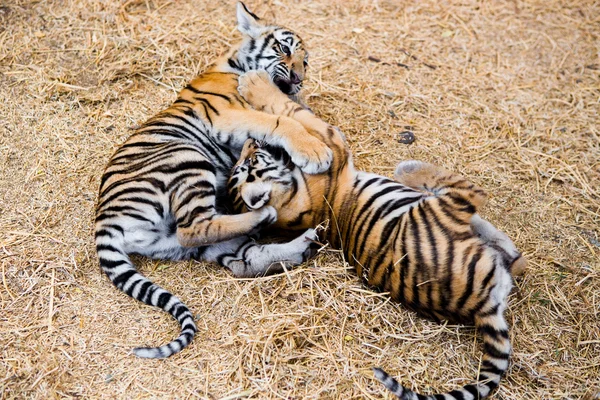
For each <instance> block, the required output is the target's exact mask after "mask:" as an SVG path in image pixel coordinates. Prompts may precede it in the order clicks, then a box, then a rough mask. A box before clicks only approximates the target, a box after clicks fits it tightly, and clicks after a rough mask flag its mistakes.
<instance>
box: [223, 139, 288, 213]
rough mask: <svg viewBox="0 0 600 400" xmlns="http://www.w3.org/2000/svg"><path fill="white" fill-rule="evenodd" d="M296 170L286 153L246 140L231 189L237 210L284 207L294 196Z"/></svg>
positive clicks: (230, 181)
mask: <svg viewBox="0 0 600 400" xmlns="http://www.w3.org/2000/svg"><path fill="white" fill-rule="evenodd" d="M293 169H295V166H294V164H293V163H292V162H291V160H290V157H289V155H288V154H287V153H285V152H284V151H282V150H280V149H278V148H275V147H270V146H269V147H267V146H266V145H265V144H263V143H261V142H258V141H256V140H254V139H248V140H246V142H245V143H244V147H243V149H242V153H241V155H240V158H239V160H238V162H237V163H236V164H235V166H234V167H233V171H232V173H231V178H230V180H229V186H228V190H229V193H230V194H231V195H232V198H233V199H234V200H233V201H234V206H235V208H236V210H243V209H247V210H256V209H259V208H261V207H263V206H265V205H267V204H271V203H277V204H278V205H281V204H282V202H283V201H285V200H284V199H285V198H287V197H289V195H290V194H291V192H293V190H292V188H293V186H294V179H293V176H292V171H293Z"/></svg>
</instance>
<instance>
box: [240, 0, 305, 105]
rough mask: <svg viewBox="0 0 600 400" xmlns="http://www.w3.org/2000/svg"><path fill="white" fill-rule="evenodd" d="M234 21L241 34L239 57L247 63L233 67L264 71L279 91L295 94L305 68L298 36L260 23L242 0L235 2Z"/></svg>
mask: <svg viewBox="0 0 600 400" xmlns="http://www.w3.org/2000/svg"><path fill="white" fill-rule="evenodd" d="M237 21H238V26H237V28H238V30H239V31H240V32H241V33H242V35H243V36H244V40H243V42H242V44H241V46H240V48H239V49H238V51H239V52H240V53H241V54H240V55H242V57H238V59H239V60H241V62H243V63H245V64H247V65H244V66H232V67H233V68H238V67H240V69H245V70H264V71H267V72H268V73H269V75H270V77H271V80H272V81H273V82H274V83H275V84H276V85H277V87H279V89H280V90H281V91H282V92H284V93H285V94H287V95H295V94H297V93H298V92H299V91H300V89H301V88H302V83H303V81H304V78H305V77H306V69H307V67H308V52H307V51H306V50H305V49H304V43H303V42H302V39H301V38H300V36H298V35H297V34H295V33H294V32H292V31H290V30H289V29H287V28H284V27H282V26H278V25H269V24H265V23H263V21H262V20H260V19H259V18H258V17H257V16H256V15H254V14H253V13H252V12H250V11H249V10H248V8H247V7H246V6H245V5H244V3H242V2H239V3H238V5H237ZM244 67H245V68H244Z"/></svg>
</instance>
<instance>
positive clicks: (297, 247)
mask: <svg viewBox="0 0 600 400" xmlns="http://www.w3.org/2000/svg"><path fill="white" fill-rule="evenodd" d="M317 239H318V237H317V234H316V231H315V230H314V229H308V230H307V231H306V232H304V233H303V234H302V235H300V236H298V237H297V238H296V239H294V240H292V241H290V242H287V243H271V244H258V243H256V242H255V241H254V240H253V239H251V238H249V237H247V236H246V237H239V238H235V239H232V240H229V241H227V242H223V243H217V244H214V245H212V246H210V247H208V248H206V250H204V252H203V253H202V256H201V258H202V259H203V260H205V261H213V262H217V263H218V264H220V265H222V266H224V267H226V268H228V269H229V270H231V272H232V273H233V275H234V276H236V277H240V278H251V277H256V276H264V275H271V274H276V273H279V272H283V270H284V267H285V266H295V265H299V264H302V263H303V262H304V261H306V260H308V259H309V258H310V257H311V256H312V255H314V253H315V245H314V241H315V240H317Z"/></svg>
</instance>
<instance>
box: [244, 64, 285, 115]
mask: <svg viewBox="0 0 600 400" xmlns="http://www.w3.org/2000/svg"><path fill="white" fill-rule="evenodd" d="M238 92H239V93H240V95H241V96H242V97H243V98H244V100H246V101H247V102H248V103H249V104H250V105H251V106H252V107H254V108H255V109H256V110H263V109H265V107H267V106H269V105H272V104H277V103H278V102H280V103H281V102H284V101H286V100H287V99H288V98H287V96H286V95H285V94H283V92H281V91H280V90H279V88H278V87H277V86H275V84H274V83H273V81H272V80H271V77H270V76H269V74H268V73H267V72H266V71H248V72H246V73H245V74H243V75H241V76H240V77H239V78H238ZM280 96H281V97H280Z"/></svg>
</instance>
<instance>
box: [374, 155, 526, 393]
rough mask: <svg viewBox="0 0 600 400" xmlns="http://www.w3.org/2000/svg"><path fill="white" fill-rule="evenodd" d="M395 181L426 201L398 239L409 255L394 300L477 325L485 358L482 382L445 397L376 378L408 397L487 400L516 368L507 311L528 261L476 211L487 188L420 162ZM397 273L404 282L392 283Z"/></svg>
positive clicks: (404, 166) (393, 287)
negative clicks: (510, 369) (512, 367)
mask: <svg viewBox="0 0 600 400" xmlns="http://www.w3.org/2000/svg"><path fill="white" fill-rule="evenodd" d="M395 179H396V180H397V181H398V182H400V183H401V184H403V185H406V186H408V187H410V188H413V189H417V190H419V191H422V192H424V193H425V195H426V197H425V198H424V199H422V200H420V201H419V202H418V203H417V204H416V205H414V206H413V208H411V209H410V211H408V212H407V213H406V214H405V215H406V218H405V220H404V221H403V222H402V223H401V225H400V229H399V231H398V236H397V237H396V240H395V243H396V246H398V248H399V249H400V250H399V252H398V251H396V252H394V253H395V254H396V256H398V254H404V255H405V256H404V257H403V258H402V260H401V261H400V262H399V263H398V264H397V266H396V267H394V268H392V269H391V271H389V272H388V273H389V274H390V276H389V277H388V278H387V280H386V282H385V283H384V285H387V288H388V289H389V290H390V291H391V294H392V297H394V299H396V300H399V301H401V302H403V303H405V304H407V305H408V306H409V307H411V308H413V309H414V310H416V311H418V312H420V313H422V314H425V315H428V316H430V317H433V318H435V319H450V320H453V321H457V322H462V323H469V324H470V323H474V324H475V326H476V327H477V329H478V330H479V331H480V332H481V334H482V337H483V346H484V356H483V360H482V362H481V365H480V368H479V375H478V377H477V383H474V384H469V385H466V386H464V387H463V388H462V389H460V390H454V391H452V392H450V393H447V394H444V395H435V396H422V395H419V394H416V393H414V392H412V391H411V390H408V389H406V388H404V387H403V386H402V385H400V384H399V383H398V382H397V381H396V380H395V379H393V378H391V377H390V376H389V375H388V374H387V373H386V372H385V371H383V370H381V369H375V376H376V377H377V379H379V380H380V381H381V382H382V383H383V384H384V385H385V386H386V387H387V388H388V389H389V390H390V391H392V392H393V393H394V394H395V395H396V396H398V398H400V399H403V400H409V399H441V398H443V399H481V398H485V397H487V396H488V395H489V393H490V392H491V391H492V390H493V389H494V388H496V387H497V386H498V383H499V381H500V378H501V376H502V375H503V374H504V372H505V371H506V369H507V368H508V360H509V357H510V352H511V345H510V340H509V335H508V325H507V323H506V321H505V319H504V317H503V313H504V310H505V308H506V299H507V297H508V294H509V293H510V291H511V289H512V282H513V275H518V274H521V273H522V272H523V269H524V268H525V266H526V261H525V259H524V258H523V257H522V256H521V254H520V253H519V252H518V251H517V249H516V247H515V246H514V244H513V242H512V241H511V240H510V239H509V238H508V237H507V236H506V235H505V234H504V233H502V232H500V231H499V230H497V229H496V228H494V227H493V226H492V225H491V224H490V223H489V222H487V221H485V220H483V219H482V218H481V217H480V216H479V215H477V214H476V213H475V212H476V211H477V209H479V208H480V207H482V206H483V205H484V203H485V198H486V195H485V193H484V192H483V191H482V190H481V189H480V188H478V187H476V186H475V185H473V184H472V183H470V182H468V181H466V180H465V179H464V178H462V177H460V176H459V175H456V174H453V173H450V172H448V171H445V170H443V169H441V168H438V167H434V166H432V165H430V164H426V163H422V162H418V161H408V162H403V163H401V164H400V165H399V166H398V168H397V169H396V174H395ZM372 268H373V269H372V270H370V271H369V283H371V284H381V283H380V282H379V281H380V279H381V278H380V276H379V275H378V272H379V270H380V267H379V266H377V265H373V266H372ZM394 276H397V279H398V280H397V281H396V284H390V282H394ZM382 283H383V282H382Z"/></svg>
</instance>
